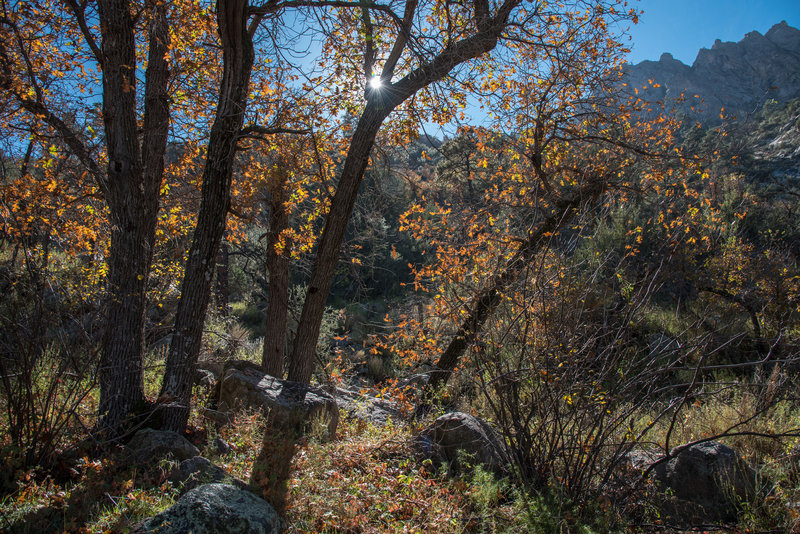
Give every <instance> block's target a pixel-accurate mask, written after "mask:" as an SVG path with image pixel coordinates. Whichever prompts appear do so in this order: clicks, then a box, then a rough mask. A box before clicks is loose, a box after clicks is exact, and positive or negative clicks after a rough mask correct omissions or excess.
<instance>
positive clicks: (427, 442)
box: [415, 412, 508, 472]
mask: <svg viewBox="0 0 800 534" xmlns="http://www.w3.org/2000/svg"><path fill="white" fill-rule="evenodd" d="M415 443H416V445H417V448H418V449H419V450H420V451H421V452H422V454H423V455H424V456H426V457H428V458H431V459H432V460H434V461H436V462H449V463H450V464H451V466H453V467H455V468H456V469H458V468H459V467H460V466H459V463H460V460H461V459H462V458H464V457H465V456H466V457H468V458H470V461H472V462H477V463H479V464H482V465H483V466H485V467H486V468H488V469H489V470H491V471H494V472H500V471H503V470H504V469H505V466H506V464H507V463H508V453H507V449H506V446H505V443H504V442H503V440H502V438H501V437H500V436H499V435H498V433H497V432H496V431H495V430H494V429H493V428H492V427H490V426H489V425H488V424H487V423H486V422H485V421H482V420H480V419H478V418H477V417H474V416H472V415H469V414H466V413H462V412H453V413H448V414H445V415H443V416H441V417H439V418H438V419H436V420H435V421H434V422H433V423H431V425H430V426H428V427H427V428H426V429H425V430H423V431H422V432H421V433H420V434H419V436H417V438H416V440H415Z"/></svg>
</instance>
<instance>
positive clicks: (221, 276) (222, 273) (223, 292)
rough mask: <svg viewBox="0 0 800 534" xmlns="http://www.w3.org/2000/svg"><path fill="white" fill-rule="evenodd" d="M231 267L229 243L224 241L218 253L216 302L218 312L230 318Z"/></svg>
mask: <svg viewBox="0 0 800 534" xmlns="http://www.w3.org/2000/svg"><path fill="white" fill-rule="evenodd" d="M229 266H230V257H229V255H228V243H226V242H225V241H222V243H220V246H219V252H218V253H217V275H216V277H215V280H216V284H215V286H216V287H215V297H216V298H215V300H216V302H217V312H218V313H219V314H220V315H221V316H222V317H227V316H228V301H229V296H230V289H229V286H228V271H229Z"/></svg>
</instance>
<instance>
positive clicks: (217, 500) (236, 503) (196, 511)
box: [134, 484, 281, 534]
mask: <svg viewBox="0 0 800 534" xmlns="http://www.w3.org/2000/svg"><path fill="white" fill-rule="evenodd" d="M280 530H281V520H280V518H279V516H278V514H277V513H276V512H275V509H274V508H273V507H272V506H271V505H270V504H269V503H268V502H267V501H265V500H263V499H261V498H259V497H257V496H256V495H255V494H253V493H251V492H250V491H248V490H245V489H240V488H237V487H235V486H231V485H228V484H205V485H203V486H198V487H197V488H194V489H193V490H191V491H189V492H188V493H186V494H185V495H184V496H183V497H181V498H180V499H178V502H176V503H175V504H174V505H173V506H172V507H170V508H168V509H166V510H164V511H163V512H161V513H160V514H158V515H156V516H154V517H151V518H149V519H146V520H145V521H144V522H143V523H142V524H141V525H139V527H138V528H136V529H135V530H134V533H135V534H155V533H158V534H188V533H189V532H191V533H192V534H273V533H275V534H277V533H278V532H280Z"/></svg>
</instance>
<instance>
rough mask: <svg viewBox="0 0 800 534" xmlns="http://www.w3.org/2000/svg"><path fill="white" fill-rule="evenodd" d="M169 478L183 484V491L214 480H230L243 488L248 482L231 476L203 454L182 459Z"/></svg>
mask: <svg viewBox="0 0 800 534" xmlns="http://www.w3.org/2000/svg"><path fill="white" fill-rule="evenodd" d="M169 478H170V480H171V481H172V482H173V483H176V484H180V485H181V493H185V492H187V491H189V490H192V489H194V488H196V487H197V486H200V485H202V484H210V483H212V482H229V483H231V484H233V485H234V486H238V487H240V488H242V489H246V488H247V484H245V483H244V482H242V481H241V480H237V479H235V478H233V477H231V476H230V475H229V474H228V473H227V472H226V471H225V470H224V469H222V468H221V467H219V466H218V465H215V464H213V463H211V461H209V460H208V459H207V458H204V457H202V456H195V457H194V458H189V459H188V460H184V461H182V462H181V463H180V464H179V465H178V467H176V468H175V469H174V470H173V471H172V473H170V477H169Z"/></svg>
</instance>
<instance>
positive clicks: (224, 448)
mask: <svg viewBox="0 0 800 534" xmlns="http://www.w3.org/2000/svg"><path fill="white" fill-rule="evenodd" d="M211 444H212V445H213V446H214V450H216V451H217V454H221V455H223V456H224V455H226V454H228V453H229V452H231V445H230V443H228V442H227V441H225V440H224V439H222V438H214V441H212V442H211Z"/></svg>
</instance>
